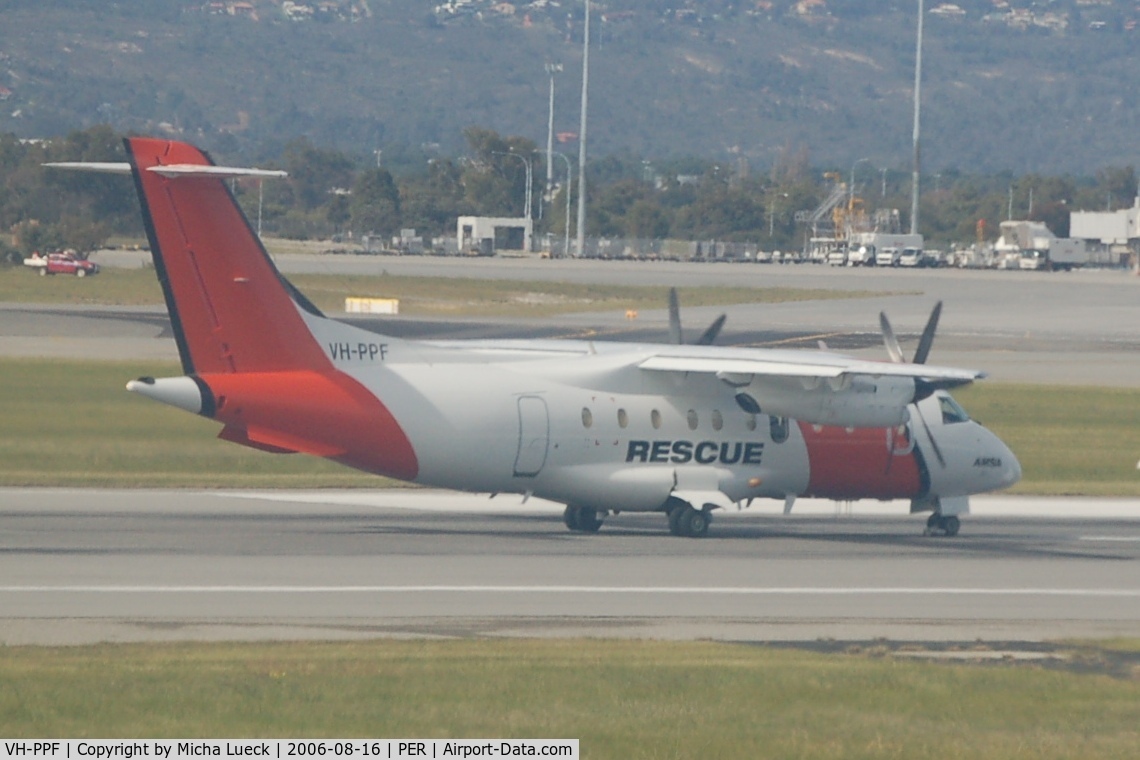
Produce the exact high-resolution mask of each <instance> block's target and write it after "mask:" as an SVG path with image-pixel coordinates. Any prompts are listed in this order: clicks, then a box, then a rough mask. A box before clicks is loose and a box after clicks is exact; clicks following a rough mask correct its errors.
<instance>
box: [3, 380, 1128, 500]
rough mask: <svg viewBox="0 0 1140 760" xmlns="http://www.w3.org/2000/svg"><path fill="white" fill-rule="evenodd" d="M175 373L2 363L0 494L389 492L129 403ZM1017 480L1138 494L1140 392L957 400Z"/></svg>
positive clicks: (966, 395)
mask: <svg viewBox="0 0 1140 760" xmlns="http://www.w3.org/2000/svg"><path fill="white" fill-rule="evenodd" d="M180 372H181V370H180V369H179V367H178V366H177V365H176V364H149V363H145V362H130V363H127V362H119V363H115V362H82V361H62V360H46V359H6V360H3V361H0V389H3V391H2V392H0V430H2V431H3V435H0V485H7V486H79V485H99V486H107V487H112V486H116V487H119V486H123V487H134V486H152V487H183V486H185V487H203V486H211V487H227V488H230V487H254V488H268V487H281V488H316V487H325V486H330V487H331V486H339V487H353V486H359V487H372V488H375V487H380V486H386V485H391V484H392V482H391V481H388V480H385V479H383V478H378V477H375V476H372V475H366V474H364V473H358V472H355V471H353V470H350V469H347V468H345V467H342V466H340V465H336V464H333V463H330V462H326V461H324V460H321V459H315V458H313V457H308V456H303V455H299V454H298V455H280V454H267V453H264V452H260V451H255V450H252V449H247V448H243V447H241V446H237V445H235V444H232V443H227V442H224V441H218V440H216V436H217V434H218V431H219V429H220V426H219V425H218V424H217V423H215V422H212V421H210V420H206V419H203V418H201V417H196V416H194V415H190V414H187V413H185V412H182V411H179V410H177V409H173V408H171V407H168V406H164V405H162V404H158V403H155V402H153V401H150V400H148V399H145V398H141V397H139V396H136V395H135V394H132V393H128V392H127V391H126V390H124V388H123V386H124V385H125V383H126V381H127V380H130V379H132V378H135V377H139V376H142V375H153V376H156V377H161V376H169V375H177V374H180ZM956 396H957V397H958V398H959V400H961V401H962V403H963V405H964V406H965V407H966V408H967V409H968V410H969V411H970V413H971V414H972V415H973V416H974V417H975V418H977V419H979V420H981V421H982V422H983V423H985V424H986V425H987V426H988V427H990V428H991V429H992V430H993V431H994V432H995V433H997V434H998V435H999V436H1001V438H1002V439H1003V440H1005V441H1006V442H1007V443H1008V444H1009V445H1010V447H1011V448H1012V449H1013V451H1014V453H1016V454H1017V456H1018V459H1019V460H1020V461H1021V465H1022V470H1023V473H1024V476H1023V479H1022V481H1021V483H1019V484H1018V485H1017V486H1015V487H1014V489H1013V492H1015V493H1025V494H1055V495H1089V496H1140V471H1137V469H1136V461H1137V459H1140V390H1126V389H1113V388H1058V387H1053V386H1032V385H1006V384H998V383H985V382H983V383H978V384H977V385H975V386H973V387H971V388H967V389H963V390H961V391H959V392H957V393H956Z"/></svg>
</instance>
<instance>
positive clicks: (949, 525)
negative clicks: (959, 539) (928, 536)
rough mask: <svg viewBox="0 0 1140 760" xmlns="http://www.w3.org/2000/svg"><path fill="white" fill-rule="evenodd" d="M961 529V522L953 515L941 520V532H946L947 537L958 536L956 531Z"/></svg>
mask: <svg viewBox="0 0 1140 760" xmlns="http://www.w3.org/2000/svg"><path fill="white" fill-rule="evenodd" d="M961 527H962V522H961V521H960V520H959V519H958V518H957V517H955V516H954V515H950V516H949V517H944V518H942V530H944V531H946V535H947V536H956V535H958V530H959V529H960V528H961Z"/></svg>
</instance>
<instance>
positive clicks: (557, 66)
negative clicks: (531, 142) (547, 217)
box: [538, 61, 562, 219]
mask: <svg viewBox="0 0 1140 760" xmlns="http://www.w3.org/2000/svg"><path fill="white" fill-rule="evenodd" d="M559 71H562V64H561V63H550V62H549V61H547V63H546V73H547V74H548V75H550V115H549V116H548V117H547V120H546V187H545V188H544V189H543V192H542V200H543V201H544V202H545V203H549V202H550V190H551V188H553V187H554V158H553V153H554V75H555V73H557V72H559ZM538 217H539V219H541V218H542V207H541V206H539V209H538Z"/></svg>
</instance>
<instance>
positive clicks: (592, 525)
mask: <svg viewBox="0 0 1140 760" xmlns="http://www.w3.org/2000/svg"><path fill="white" fill-rule="evenodd" d="M601 527H602V521H601V519H600V518H599V517H598V511H597V510H596V509H587V508H586V507H582V508H581V509H579V510H578V530H579V531H581V532H582V533H597V532H598V529H599V528H601Z"/></svg>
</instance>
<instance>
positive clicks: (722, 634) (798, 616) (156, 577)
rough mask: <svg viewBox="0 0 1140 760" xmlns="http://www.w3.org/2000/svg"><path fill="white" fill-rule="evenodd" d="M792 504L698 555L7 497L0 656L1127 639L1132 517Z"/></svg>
mask: <svg viewBox="0 0 1140 760" xmlns="http://www.w3.org/2000/svg"><path fill="white" fill-rule="evenodd" d="M803 506H804V508H805V509H806V514H804V515H802V516H799V517H793V518H791V519H787V518H783V517H780V516H778V515H777V514H775V513H776V512H778V511H779V505H778V504H775V503H773V504H765V505H758V507H759V509H758V512H757V513H749V512H745V513H740V514H728V515H724V516H723V517H722V518H721V519H719V520H718V521H717V522H716V523H715V524H714V526H713V529H712V531H711V532H710V537H709V538H707V539H704V540H694V539H679V538H675V537H672V536H670V535H668V533H667V532H666V530H665V528H664V521H663V519H661V518H660V516H657V515H642V516H639V515H622V516H620V517H617V518H611V519H610V520H609V521H608V522H607V524H606V525H605V527H604V528H603V529H602V532H601V533H600V534H598V535H591V536H586V535H574V534H570V533H569V532H567V531H566V530H565V528H564V527H563V526H562V525H561V521H560V516H559V512H558V510H557V508H556V507H554V506H552V505H547V504H545V503H541V502H536V501H534V500H532V501H531V502H530V503H528V504H526V505H520V504H519V501H518V498H517V497H514V498H507V497H500V498H499V499H496V500H494V501H488V500H487V498H486V497H474V496H463V495H458V494H451V493H446V492H431V491H406V490H400V491H382V492H352V491H349V492H337V491H333V492H264V493H258V492H245V493H235V494H229V493H221V492H185V491H173V492H170V491H101V490H42V489H26V490H25V489H0V642H4V643H8V644H19V643H30V642H35V643H77V642H87V641H106V640H111V641H126V640H167V639H214V638H226V639H277V638H353V637H373V636H378V635H379V636H425V635H426V636H448V635H494V636H514V635H531V636H567V635H584V636H598V637H611V636H622V637H624V636H644V637H658V638H718V639H731V640H796V639H800V640H815V639H817V638H820V637H831V638H836V639H841V640H842V639H871V638H875V637H889V638H892V639H907V640H909V639H915V640H920V639H925V640H939V641H944V640H963V641H972V640H975V639H978V638H983V639H987V640H1003V641H1012V640H1040V639H1049V638H1057V637H1062V636H1114V635H1132V636H1136V635H1140V502H1136V501H1111V502H1106V501H1083V502H1065V501H1064V500H1061V501H1057V500H1052V501H1049V500H1044V501H1040V502H1037V501H1033V500H1027V499H1024V498H1023V499H1016V498H1006V499H1002V498H991V499H980V500H977V501H976V507H977V510H978V511H979V512H980V514H978V515H976V516H974V517H972V518H971V519H969V520H968V521H967V522H966V523H965V524H964V527H963V532H962V534H961V535H960V536H959V537H958V538H957V539H935V538H925V537H923V536H921V535H920V534H921V526H922V520H921V518H917V517H915V518H911V517H906V516H904V515H903V514H902V513H903V512H905V508H903V507H901V506H900V505H866V506H862V507H860V509H861V510H862V512H859V513H855V514H846V513H844V514H838V515H837V514H836V513H835V507H834V505H831V504H828V503H808V504H804V505H803ZM1027 511H1028V512H1033V511H1038V512H1043V513H1052V512H1056V511H1062V512H1065V513H1068V514H1078V513H1080V514H1084V515H1086V516H1085V517H1083V518H1082V519H1061V518H1056V517H1050V516H1045V517H1037V518H1026V517H1022V516H1018V515H1019V514H1021V513H1024V512H1027ZM892 512H893V513H895V514H891V513H892Z"/></svg>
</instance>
